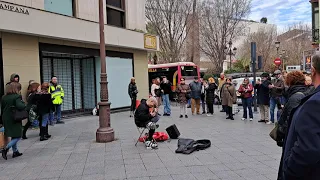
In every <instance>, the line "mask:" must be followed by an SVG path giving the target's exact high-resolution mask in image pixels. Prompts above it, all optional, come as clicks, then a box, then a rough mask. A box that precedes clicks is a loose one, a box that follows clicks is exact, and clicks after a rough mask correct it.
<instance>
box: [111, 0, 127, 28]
mask: <svg viewBox="0 0 320 180" xmlns="http://www.w3.org/2000/svg"><path fill="white" fill-rule="evenodd" d="M124 2H125V1H124V0H107V24H109V25H113V26H117V27H123V28H124V27H125V8H124V7H125V6H124Z"/></svg>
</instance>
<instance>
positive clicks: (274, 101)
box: [270, 97, 284, 123]
mask: <svg viewBox="0 0 320 180" xmlns="http://www.w3.org/2000/svg"><path fill="white" fill-rule="evenodd" d="M278 98H279V100H280V103H281V104H284V98H283V97H278ZM278 98H274V97H271V98H270V121H271V122H272V123H274V110H275V109H276V107H277V101H278ZM277 116H278V113H277ZM277 120H279V117H277Z"/></svg>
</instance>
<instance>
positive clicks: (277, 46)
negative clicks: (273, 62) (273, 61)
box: [274, 41, 280, 55]
mask: <svg viewBox="0 0 320 180" xmlns="http://www.w3.org/2000/svg"><path fill="white" fill-rule="evenodd" d="M274 44H275V45H276V48H277V54H278V55H279V48H280V41H276V42H275V43H274Z"/></svg>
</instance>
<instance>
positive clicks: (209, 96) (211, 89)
mask: <svg viewBox="0 0 320 180" xmlns="http://www.w3.org/2000/svg"><path fill="white" fill-rule="evenodd" d="M208 82H209V85H208V86H207V87H206V103H207V107H208V111H209V112H208V114H207V116H212V115H213V113H214V108H213V105H214V99H215V91H216V90H217V88H218V85H217V84H216V82H215V80H214V79H213V78H212V77H211V78H209V79H208Z"/></svg>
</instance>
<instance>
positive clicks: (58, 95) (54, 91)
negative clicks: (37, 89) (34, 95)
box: [49, 76, 64, 125]
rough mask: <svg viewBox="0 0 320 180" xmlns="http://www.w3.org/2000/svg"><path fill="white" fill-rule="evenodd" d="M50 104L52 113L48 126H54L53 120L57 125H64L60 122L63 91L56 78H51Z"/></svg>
mask: <svg viewBox="0 0 320 180" xmlns="http://www.w3.org/2000/svg"><path fill="white" fill-rule="evenodd" d="M49 93H50V94H51V99H52V103H53V105H54V112H51V113H50V117H49V124H50V125H54V118H56V123H57V124H64V122H63V121H62V120H61V105H62V103H63V99H64V91H63V88H62V86H61V85H60V84H58V78H57V76H53V77H52V78H51V86H50V87H49Z"/></svg>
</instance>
